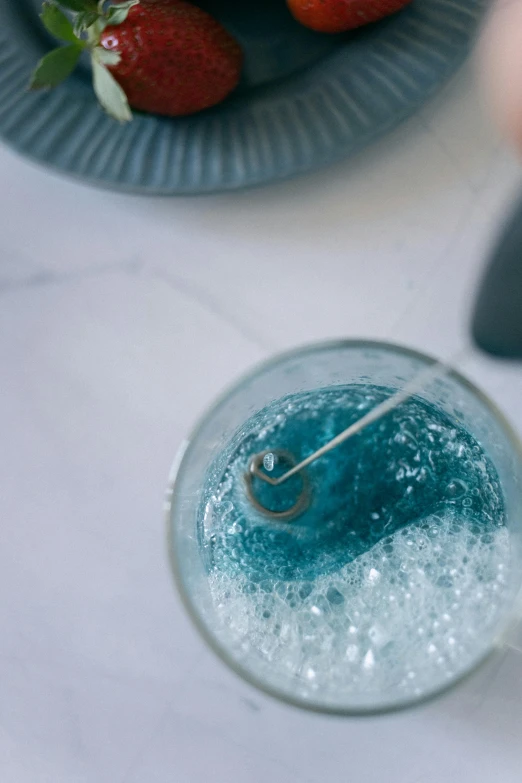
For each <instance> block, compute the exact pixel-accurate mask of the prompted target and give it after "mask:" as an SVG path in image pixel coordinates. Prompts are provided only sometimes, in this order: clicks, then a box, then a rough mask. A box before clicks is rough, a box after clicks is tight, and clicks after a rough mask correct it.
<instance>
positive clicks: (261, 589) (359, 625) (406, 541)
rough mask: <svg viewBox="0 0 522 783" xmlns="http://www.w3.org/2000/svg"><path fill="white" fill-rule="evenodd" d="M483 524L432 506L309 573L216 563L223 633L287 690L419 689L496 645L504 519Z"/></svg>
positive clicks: (357, 699)
mask: <svg viewBox="0 0 522 783" xmlns="http://www.w3.org/2000/svg"><path fill="white" fill-rule="evenodd" d="M476 530H477V528H476V526H474V525H473V523H472V522H470V521H468V520H466V519H464V518H461V517H457V516H455V515H445V516H444V517H442V516H431V517H429V518H427V519H425V520H423V521H421V522H417V523H416V524H415V525H412V526H410V527H408V528H404V529H402V530H400V531H397V532H395V533H394V534H393V535H392V536H389V537H388V538H386V539H383V540H382V541H380V542H379V543H378V544H376V545H375V546H374V547H373V548H372V549H371V550H370V551H368V552H366V553H365V554H363V555H361V556H360V557H358V558H357V559H356V560H354V561H353V562H351V563H349V564H347V565H346V566H345V567H344V568H342V569H341V570H340V571H338V572H336V573H333V574H328V575H324V576H321V577H319V578H317V579H316V580H315V581H314V582H313V583H311V582H299V581H298V582H274V583H273V584H268V585H267V583H266V582H265V583H263V585H262V586H259V585H255V584H253V583H252V582H250V581H249V580H248V579H247V578H246V577H244V576H234V577H231V576H230V575H227V574H226V573H223V572H219V571H217V570H215V571H213V572H212V573H211V574H210V588H211V593H212V597H213V602H214V606H215V611H216V613H217V615H218V619H219V634H220V636H222V637H224V638H223V641H226V643H227V646H228V647H229V648H230V646H232V647H233V649H235V650H236V654H237V656H238V657H242V658H243V661H242V662H243V664H244V665H246V666H248V667H250V668H251V669H252V670H253V672H255V674H257V676H262V677H263V678H264V679H265V680H267V681H268V682H270V683H272V684H273V685H274V686H276V687H279V688H282V689H283V690H285V691H286V692H288V694H289V695H292V694H296V693H299V694H301V695H305V696H307V695H308V696H310V697H312V698H313V697H314V696H316V697H317V696H319V697H320V698H321V699H323V700H326V701H331V703H332V704H335V703H339V704H341V703H342V704H343V705H345V706H346V704H351V703H353V704H359V703H364V704H365V705H368V704H370V705H371V704H375V705H376V706H377V705H380V704H381V703H383V702H384V703H393V702H395V701H398V700H401V699H405V698H406V699H407V698H412V697H417V696H418V697H420V696H422V695H423V694H424V693H427V692H430V691H433V690H436V689H437V688H439V687H440V686H441V685H443V684H445V683H447V682H449V681H451V680H452V679H454V678H457V677H458V676H459V675H461V674H463V673H464V672H465V671H467V670H468V669H469V668H470V667H472V666H473V664H474V663H475V662H476V661H477V660H478V659H479V658H481V657H482V656H483V655H484V654H485V653H486V652H487V651H488V649H489V647H490V645H491V643H492V638H493V635H494V633H495V631H496V629H497V626H498V622H499V620H500V619H501V618H502V616H503V612H504V611H505V606H506V601H507V599H508V598H509V596H508V587H507V585H508V582H509V578H508V577H509V563H510V542H509V533H508V530H507V529H506V528H505V527H501V526H499V527H497V528H492V527H490V526H488V528H487V531H485V534H484V535H476ZM312 673H313V676H312Z"/></svg>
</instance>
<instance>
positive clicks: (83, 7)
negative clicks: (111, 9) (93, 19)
mask: <svg viewBox="0 0 522 783" xmlns="http://www.w3.org/2000/svg"><path fill="white" fill-rule="evenodd" d="M58 2H59V4H60V5H61V6H63V8H67V9H68V10H69V11H75V12H76V13H80V12H81V11H97V4H96V2H95V0H58Z"/></svg>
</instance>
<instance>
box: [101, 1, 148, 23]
mask: <svg viewBox="0 0 522 783" xmlns="http://www.w3.org/2000/svg"><path fill="white" fill-rule="evenodd" d="M139 2H140V0H127V2H125V3H118V5H111V6H110V7H109V9H108V11H107V23H108V24H110V25H117V24H122V23H123V22H124V21H125V20H126V18H127V16H128V15H129V11H130V9H131V8H132V7H133V6H135V5H139Z"/></svg>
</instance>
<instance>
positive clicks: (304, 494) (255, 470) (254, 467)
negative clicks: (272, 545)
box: [244, 449, 312, 522]
mask: <svg viewBox="0 0 522 783" xmlns="http://www.w3.org/2000/svg"><path fill="white" fill-rule="evenodd" d="M267 454H273V455H274V456H275V457H277V458H279V459H281V460H284V461H285V462H287V463H288V465H289V467H294V465H297V460H296V458H295V457H294V455H293V454H292V453H291V452H290V451H284V450H282V449H267V450H266V451H261V452H259V454H254V456H253V457H252V458H251V459H250V462H249V463H248V469H247V471H246V473H245V477H244V478H245V488H246V494H247V497H248V499H249V501H250V503H251V504H252V506H253V507H254V508H255V509H256V510H257V511H259V512H260V513H261V514H263V515H264V516H266V517H268V518H269V519H273V520H275V521H277V522H292V521H293V520H294V519H297V517H298V516H300V515H301V514H302V513H304V512H305V511H306V509H307V508H308V507H309V505H310V501H311V497H312V492H311V487H310V480H309V478H308V475H307V473H306V471H305V470H302V471H300V472H299V474H298V475H299V478H300V479H301V483H302V489H301V492H300V493H299V497H298V498H297V500H296V502H295V503H294V505H293V506H291V508H288V509H286V511H271V510H270V509H269V508H267V507H266V506H264V505H263V504H262V503H261V502H260V501H259V500H258V498H257V497H256V495H255V493H254V486H253V481H254V478H260V479H262V480H263V481H265V482H267V483H268V484H271V485H272V486H277V479H273V478H272V477H271V476H269V475H268V474H267V473H265V472H263V473H262V472H261V466H262V465H263V460H264V458H265V457H266V455H267Z"/></svg>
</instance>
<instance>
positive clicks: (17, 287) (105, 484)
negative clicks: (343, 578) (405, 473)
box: [0, 69, 522, 783]
mask: <svg viewBox="0 0 522 783" xmlns="http://www.w3.org/2000/svg"><path fill="white" fill-rule="evenodd" d="M520 179H521V175H520V172H519V168H518V165H517V164H516V163H515V161H514V160H513V159H512V158H511V157H510V155H509V153H508V152H507V151H506V150H505V149H504V148H503V147H502V145H501V144H500V143H499V141H498V139H497V138H496V136H495V134H494V133H493V131H492V130H491V129H490V127H489V125H488V123H487V122H486V120H485V118H484V117H483V115H482V111H481V109H480V103H479V100H478V97H477V91H476V89H475V87H474V86H473V83H472V77H471V72H470V70H469V69H467V70H465V71H464V72H463V73H461V75H460V76H459V77H458V78H457V79H456V80H455V81H454V82H453V84H452V85H451V86H450V87H449V88H448V89H447V90H446V91H445V92H444V94H443V95H442V96H440V97H439V98H438V99H437V100H436V101H435V102H434V103H432V104H431V105H429V106H428V107H427V108H426V109H424V110H423V111H422V112H421V113H420V114H418V115H417V116H416V117H414V118H413V119H411V120H410V121H409V122H408V123H406V125H404V126H403V127H402V128H400V129H399V130H397V131H396V132H394V133H393V134H392V135H391V136H389V137H387V138H386V139H384V140H382V141H381V142H380V143H378V144H377V145H376V146H374V147H373V148H372V149H370V150H368V151H366V152H365V153H363V154H362V155H360V156H359V157H358V158H357V159H356V160H353V161H350V162H346V163H344V164H343V165H340V166H338V167H337V168H335V169H334V170H330V171H326V172H321V173H319V174H317V175H314V176H311V177H308V178H305V179H301V180H297V181H294V182H291V183H288V184H285V185H280V186H277V187H273V188H268V189H264V190H259V191H255V192H249V193H241V194H237V195H228V196H221V197H211V198H205V199H190V200H189V199H181V200H169V199H165V200H156V199H146V198H136V197H126V196H122V195H115V194H111V193H106V192H100V191H97V190H94V189H91V188H88V187H84V186H82V185H80V184H77V183H74V182H71V181H68V180H67V179H62V178H60V177H59V176H56V175H54V174H51V173H48V172H46V171H45V170H42V169H40V168H35V167H33V166H32V165H30V164H28V163H26V162H24V161H22V160H20V159H19V158H17V157H16V156H14V155H13V154H12V153H11V152H10V151H8V150H7V149H5V148H0V183H1V184H0V201H1V212H0V221H1V233H0V302H1V306H0V356H1V366H2V382H1V385H0V431H1V433H2V445H3V448H2V449H1V452H0V460H1V465H0V473H1V475H2V477H3V480H2V490H1V493H0V514H1V520H2V523H1V524H2V533H3V535H2V545H1V548H0V628H1V634H0V681H1V683H2V685H1V696H0V780H1V781H2V783H73V782H74V783H167V782H168V783H210V781H213V783H221V782H223V783H230V781H234V783H265V782H266V781H271V783H322V781H323V780H331V781H339V782H340V781H351V780H356V781H362V782H363V783H380V781H383V780H386V781H392V783H440V781H450V780H462V781H464V780H465V781H472V782H473V783H489V782H490V781H491V783H493V781H497V780H501V781H502V783H519V781H520V774H521V772H520V770H521V767H522V765H521V762H522V750H521V742H520V731H521V728H520V727H521V725H522V655H521V654H520V653H518V652H516V651H515V650H507V651H505V652H504V654H503V655H501V656H500V657H499V658H498V659H497V660H495V661H494V662H493V663H491V664H490V666H489V667H488V668H487V669H486V670H484V671H482V672H481V673H479V674H478V675H477V676H476V677H475V678H474V679H472V680H471V681H469V682H468V684H467V685H466V686H465V687H463V688H462V689H461V690H459V691H457V692H454V693H453V694H451V695H450V696H449V697H447V698H444V699H443V700H441V701H439V702H437V703H434V704H432V705H430V706H428V707H425V708H422V709H420V710H416V711H413V712H410V713H404V714H401V715H397V716H391V717H386V718H381V719H371V720H359V721H353V720H338V719H336V720H334V719H328V718H325V717H320V716H315V715H310V714H306V713H302V712H298V711H296V710H293V709H290V708H288V707H285V706H282V705H279V704H277V703H275V702H274V701H272V700H270V699H268V698H265V697H264V696H263V695H261V694H260V693H258V692H256V691H254V690H252V689H251V688H250V687H248V686H247V685H245V684H244V683H242V682H240V681H239V680H237V679H236V678H235V677H234V676H233V675H232V674H231V673H230V672H229V671H228V670H226V669H225V668H224V667H223V666H222V665H221V664H220V663H218V662H217V661H215V660H214V658H213V657H212V655H211V654H210V653H209V652H208V651H207V650H206V649H205V647H204V645H203V643H202V642H201V640H200V639H199V637H198V636H197V634H196V633H195V631H194V630H193V628H192V627H191V625H190V623H189V621H188V619H187V618H186V617H185V614H184V612H183V610H182V607H181V605H180V602H179V599H178V598H177V596H176V595H175V594H174V591H173V589H172V586H171V582H170V577H169V573H168V569H167V564H166V558H165V552H164V544H163V518H162V510H161V509H162V496H163V489H164V484H165V479H166V475H167V472H168V469H169V465H170V462H171V459H172V457H173V455H174V453H175V451H176V449H177V446H178V444H179V443H180V441H181V439H182V437H183V435H184V434H185V433H186V431H187V429H188V428H189V426H190V425H191V424H192V423H193V421H194V419H195V418H196V417H197V416H198V414H199V413H200V412H201V411H202V410H203V409H204V407H205V406H206V405H207V403H208V402H209V401H210V400H211V399H212V398H213V397H214V395H215V394H216V392H218V391H219V390H220V389H222V388H223V387H224V386H225V385H226V384H227V383H229V382H230V381H231V380H232V379H233V378H235V377H236V376H237V374H238V373H240V372H241V371H243V370H244V369H245V368H247V367H249V366H250V365H252V364H253V363H254V362H256V361H257V360H258V359H260V358H262V357H264V356H266V355H268V354H269V353H271V352H273V351H275V350H278V349H281V348H284V347H288V346H290V345H294V344H297V343H303V342H306V341H309V340H313V339H318V338H325V337H331V336H340V335H349V336H369V337H380V338H386V339H393V340H397V341H401V342H406V343H409V344H411V345H413V346H416V347H420V348H422V349H425V350H428V351H432V352H435V353H437V354H439V355H442V356H449V355H450V354H451V353H452V352H453V351H454V350H455V348H457V347H458V346H459V345H461V344H462V343H463V341H465V337H466V314H467V307H468V305H469V300H470V294H471V291H472V288H473V286H474V284H475V281H476V277H477V274H478V270H479V268H480V265H481V263H482V261H483V258H484V256H485V253H486V249H487V245H488V242H489V241H490V238H491V234H492V232H493V231H494V230H495V228H496V226H497V225H498V223H499V220H500V219H501V216H502V214H503V210H504V209H505V207H506V205H508V204H509V201H510V198H511V196H512V194H513V192H514V190H515V188H516V186H517V183H518V182H519V180H520ZM297 292H299V295H297ZM468 371H469V374H470V375H471V376H472V377H474V378H475V379H476V380H478V381H479V383H480V384H481V385H482V386H483V387H485V388H486V389H487V390H488V391H489V392H490V393H491V394H492V395H493V396H494V397H495V399H496V400H497V401H498V402H499V403H500V405H501V406H502V407H504V409H505V410H506V411H507V412H508V414H509V415H510V416H511V418H512V419H513V421H514V422H515V424H516V426H517V427H518V428H519V430H521V431H522V395H521V390H522V369H514V368H506V367H505V366H503V365H496V364H493V363H491V362H488V361H486V360H483V359H478V358H475V359H473V360H472V361H471V362H470V363H469V366H468Z"/></svg>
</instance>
